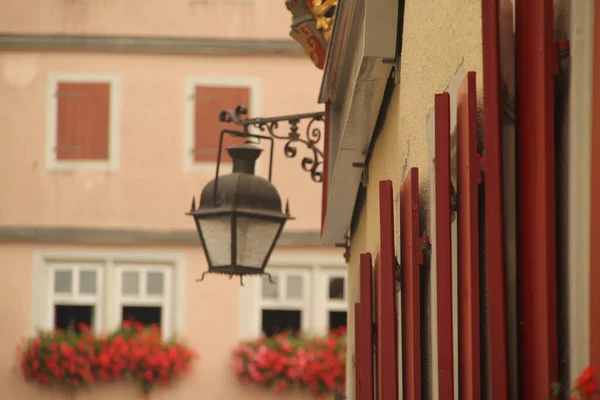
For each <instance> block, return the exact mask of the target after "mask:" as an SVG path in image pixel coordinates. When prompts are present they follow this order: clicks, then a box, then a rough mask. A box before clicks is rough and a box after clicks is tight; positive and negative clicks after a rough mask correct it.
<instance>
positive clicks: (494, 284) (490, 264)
mask: <svg viewBox="0 0 600 400" xmlns="http://www.w3.org/2000/svg"><path fill="white" fill-rule="evenodd" d="M498 3H499V1H498V0H483V2H482V29H483V32H482V33H483V35H482V36H483V124H484V129H483V146H484V155H485V185H484V190H485V248H486V250H485V268H486V271H487V282H486V283H487V315H488V316H489V317H488V324H489V325H488V326H489V342H490V346H489V349H490V353H489V359H490V391H491V392H492V393H494V400H507V399H508V345H507V320H506V318H507V317H506V283H505V279H506V278H505V266H504V265H505V264H504V226H503V221H504V208H503V206H504V205H503V201H502V136H501V135H502V128H501V121H500V70H499V67H500V59H499V57H500V48H499V46H500V43H499V37H500V33H499V18H500V16H499V4H498Z"/></svg>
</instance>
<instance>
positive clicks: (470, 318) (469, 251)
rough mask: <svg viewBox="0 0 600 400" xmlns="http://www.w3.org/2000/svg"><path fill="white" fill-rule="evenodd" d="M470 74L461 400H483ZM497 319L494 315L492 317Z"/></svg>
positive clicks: (464, 100)
mask: <svg viewBox="0 0 600 400" xmlns="http://www.w3.org/2000/svg"><path fill="white" fill-rule="evenodd" d="M475 84H476V81H475V73H474V72H469V73H468V74H467V76H466V78H465V79H464V81H463V83H462V84H461V87H460V90H459V93H458V110H457V128H458V129H457V135H458V142H457V146H458V147H457V159H458V160H457V164H458V287H459V290H458V291H459V298H458V307H459V309H458V321H459V330H458V332H459V349H460V351H459V367H460V371H459V377H460V385H459V387H460V396H459V397H460V399H461V400H479V399H480V398H481V373H480V361H481V360H480V326H479V222H478V219H479V207H478V193H477V186H478V184H479V182H480V181H481V167H480V157H479V155H478V154H477V92H476V87H475ZM491 317H492V318H493V316H491Z"/></svg>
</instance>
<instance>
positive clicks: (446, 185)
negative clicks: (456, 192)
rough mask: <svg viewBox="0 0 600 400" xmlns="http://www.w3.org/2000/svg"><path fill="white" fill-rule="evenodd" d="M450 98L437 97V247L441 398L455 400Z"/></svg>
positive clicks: (446, 96) (440, 95)
mask: <svg viewBox="0 0 600 400" xmlns="http://www.w3.org/2000/svg"><path fill="white" fill-rule="evenodd" d="M451 192H452V189H451V177H450V95H449V94H448V93H441V94H437V95H436V96H435V231H436V238H435V247H436V250H435V251H436V277H437V325H438V334H437V335H438V375H439V395H440V399H445V400H446V399H447V400H452V399H454V361H453V360H454V355H453V343H454V341H453V329H452V325H453V321H452V228H451V224H452V221H451V218H452V216H451V209H450V208H451V204H450V196H451Z"/></svg>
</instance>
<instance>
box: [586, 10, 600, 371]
mask: <svg viewBox="0 0 600 400" xmlns="http://www.w3.org/2000/svg"><path fill="white" fill-rule="evenodd" d="M594 37H595V38H596V39H595V40H594V70H593V76H594V78H593V79H594V80H593V87H592V110H596V112H594V113H593V116H592V149H591V151H592V154H593V155H594V156H593V157H592V172H591V177H592V181H591V185H590V187H591V196H592V197H591V199H590V205H591V209H590V224H591V225H590V243H591V249H590V251H591V254H590V292H589V293H590V364H591V365H599V364H600V229H598V226H600V207H598V204H600V184H599V182H600V157H598V154H600V112H598V111H597V110H600V39H598V38H600V7H594Z"/></svg>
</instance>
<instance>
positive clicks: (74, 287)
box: [45, 261, 104, 330]
mask: <svg viewBox="0 0 600 400" xmlns="http://www.w3.org/2000/svg"><path fill="white" fill-rule="evenodd" d="M49 264H50V265H48V266H47V269H48V271H47V273H48V280H49V284H48V287H49V288H50V290H49V293H48V295H49V301H48V302H47V303H46V307H47V309H46V321H45V324H46V326H51V327H52V326H53V325H54V317H55V311H54V306H55V305H56V304H61V305H77V306H93V307H94V314H93V325H94V327H97V329H99V330H101V329H102V323H103V321H102V318H101V316H102V313H103V311H104V310H103V307H102V293H103V291H104V286H103V278H104V276H103V275H104V274H103V269H104V264H103V263H101V262H93V263H89V262H83V263H81V264H84V265H81V264H75V263H73V262H61V261H58V262H50V263H49ZM85 264H87V265H85ZM56 271H69V272H71V293H70V294H62V293H56V292H55V291H54V285H55V279H54V278H55V274H54V273H55V272H56ZM81 271H94V272H96V293H95V294H94V295H86V294H81V293H79V291H78V289H79V288H80V285H79V284H80V280H79V273H80V272H81Z"/></svg>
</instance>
